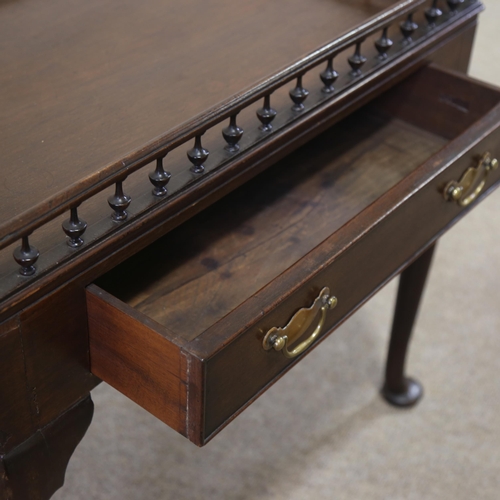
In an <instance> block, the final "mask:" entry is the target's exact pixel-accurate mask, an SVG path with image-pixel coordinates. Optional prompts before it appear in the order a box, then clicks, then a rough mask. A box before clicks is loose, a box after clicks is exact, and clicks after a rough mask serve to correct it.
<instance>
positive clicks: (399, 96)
mask: <svg viewBox="0 0 500 500" xmlns="http://www.w3.org/2000/svg"><path fill="white" fill-rule="evenodd" d="M498 102H499V94H498V92H497V91H496V90H495V89H493V88H489V87H487V86H481V87H478V86H477V84H475V83H474V82H473V81H471V80H469V79H467V78H457V77H456V76H454V75H453V74H450V73H447V72H443V71H441V70H439V69H436V68H432V67H428V68H424V69H423V70H421V71H420V72H419V73H417V74H416V75H413V76H412V77H411V78H410V79H408V80H407V81H405V82H403V83H402V84H400V85H398V86H397V87H395V88H393V89H391V90H389V91H388V92H387V93H386V94H384V95H382V96H381V97H380V98H378V99H377V100H376V101H374V102H373V103H371V104H370V105H368V106H366V107H364V108H363V109H361V110H359V111H358V112H356V113H355V114H353V115H352V116H350V117H348V118H347V119H345V120H343V121H342V122H340V123H338V124H337V125H336V126H334V127H333V128H331V129H330V130H328V131H327V132H325V133H324V134H322V135H321V136H319V137H317V138H316V139H315V140H313V141H311V142H310V143H308V144H307V145H306V146H304V147H302V148H301V149H299V150H297V151H296V152H295V153H293V154H292V155H290V156H289V157H287V158H285V159H284V160H282V161H280V162H279V163H277V164H276V165H274V166H273V167H271V168H269V169H268V170H267V171H265V172H264V173H262V174H260V175H259V176H257V177H256V178H254V179H253V180H252V181H250V182H248V183H247V184H245V185H244V186H242V187H241V188H239V189H237V190H236V191H234V192H232V193H231V194H229V195H228V196H226V197H225V198H223V199H222V200H220V201H219V202H217V203H216V204H214V205H213V206H211V207H210V208H208V209H206V210H205V211H203V212H202V213H200V214H199V215H197V216H195V217H194V218H192V219H191V220H189V221H188V222H186V223H184V224H183V225H182V226H180V227H178V228H177V229H175V230H173V231H172V232H170V233H169V234H167V235H166V236H164V237H163V238H161V239H159V240H158V241H156V242H155V243H154V244H152V245H151V246H149V247H148V248H146V249H145V250H143V251H142V252H140V253H138V254H137V255H135V256H134V257H132V258H130V259H128V260H127V261H126V262H124V263H123V264H121V265H119V266H117V267H116V268H115V269H114V270H112V271H111V272H109V273H107V274H106V275H105V276H103V277H102V278H101V279H100V280H98V282H97V284H98V286H99V287H101V288H102V289H104V290H105V291H107V292H108V293H110V294H112V295H114V296H115V297H117V298H118V299H120V300H121V301H122V302H124V303H126V304H128V305H129V306H131V307H133V308H134V309H136V310H137V311H139V312H141V313H143V314H145V315H146V316H148V317H149V318H151V319H153V320H154V321H156V322H157V323H159V324H160V325H163V326H165V327H166V328H168V330H169V332H171V333H172V334H173V335H174V336H175V337H176V338H178V339H182V341H183V342H189V341H192V340H193V339H195V338H196V337H198V336H199V335H201V334H202V333H203V332H204V331H205V330H206V329H208V328H209V327H210V326H212V325H213V324H215V323H216V322H217V321H219V320H220V319H221V318H223V317H224V316H226V315H227V314H229V313H230V312H231V311H232V310H234V309H235V308H236V307H237V306H238V305H240V304H241V303H243V302H244V301H245V300H247V299H249V298H250V297H251V296H252V295H254V294H255V293H256V292H257V291H258V290H259V289H261V288H262V287H264V286H265V285H266V284H268V283H269V282H271V281H272V280H273V279H275V278H276V277H277V276H278V275H279V274H281V273H282V272H284V271H285V270H286V269H287V268H289V267H290V266H292V265H294V264H295V263H296V262H297V261H299V260H300V259H301V258H302V257H304V256H305V255H306V254H307V253H308V252H310V251H311V250H312V249H313V248H314V247H316V246H317V245H319V244H321V243H322V242H323V241H324V240H325V239H326V238H328V237H330V236H331V235H332V234H334V233H335V232H336V231H337V230H338V229H339V228H340V227H342V226H343V225H344V224H346V223H347V222H348V221H349V220H351V219H352V218H353V217H355V216H356V215H358V214H359V213H361V212H362V211H364V210H366V209H367V208H368V207H369V206H370V205H371V204H372V203H373V202H374V201H375V200H376V199H378V198H379V197H380V196H382V195H383V194H384V193H386V192H387V191H388V190H389V189H391V188H392V187H393V186H395V185H396V184H397V183H398V182H399V181H401V180H402V179H403V178H404V177H406V176H407V175H408V174H409V173H411V172H412V171H414V170H415V169H416V168H417V167H418V166H419V165H421V164H422V163H423V162H424V161H425V160H426V159H428V158H429V157H430V156H432V155H433V154H434V153H436V152H437V151H438V150H439V149H441V148H442V147H443V146H444V145H446V144H447V143H448V142H449V141H450V140H452V139H454V138H456V137H457V136H458V135H459V134H461V133H462V132H464V131H465V130H466V129H467V128H468V127H469V126H470V125H471V124H472V123H474V122H475V121H476V120H478V119H479V118H481V117H482V116H483V115H484V114H486V113H487V112H488V111H489V110H490V109H491V108H492V107H494V106H495V105H496V104H497V103H498Z"/></svg>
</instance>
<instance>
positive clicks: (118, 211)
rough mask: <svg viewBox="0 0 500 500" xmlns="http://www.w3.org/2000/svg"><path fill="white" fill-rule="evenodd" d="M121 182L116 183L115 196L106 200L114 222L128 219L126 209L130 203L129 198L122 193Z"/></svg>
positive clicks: (130, 199)
mask: <svg viewBox="0 0 500 500" xmlns="http://www.w3.org/2000/svg"><path fill="white" fill-rule="evenodd" d="M122 184H123V181H119V182H117V183H116V187H115V194H114V195H113V196H110V197H109V198H108V203H109V206H110V207H111V208H112V209H113V213H112V214H111V218H112V219H113V220H114V221H116V222H121V221H124V220H125V219H126V218H127V217H128V213H127V208H128V206H129V205H130V202H131V201H132V198H130V196H128V195H126V194H124V193H123V186H122Z"/></svg>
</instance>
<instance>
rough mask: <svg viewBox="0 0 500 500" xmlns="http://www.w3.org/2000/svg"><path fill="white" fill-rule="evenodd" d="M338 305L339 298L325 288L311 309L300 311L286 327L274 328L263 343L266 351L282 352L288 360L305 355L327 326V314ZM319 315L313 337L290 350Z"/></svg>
mask: <svg viewBox="0 0 500 500" xmlns="http://www.w3.org/2000/svg"><path fill="white" fill-rule="evenodd" d="M336 305H337V298H336V297H333V296H330V290H329V289H328V287H325V288H323V289H322V290H321V292H320V293H319V295H318V296H317V297H316V299H315V300H314V302H313V303H312V305H311V306H310V307H307V308H305V307H304V308H302V309H299V310H298V311H297V312H296V313H295V314H294V315H293V316H292V319H291V320H290V321H289V322H288V324H287V325H286V326H284V327H276V326H275V327H273V328H271V329H270V330H269V331H268V332H267V333H266V335H265V337H264V341H263V343H262V345H263V347H264V349H266V350H269V349H274V350H275V351H281V352H282V353H283V354H284V356H285V357H287V358H295V357H296V356H298V355H299V354H301V353H303V352H304V351H305V350H306V349H307V348H308V347H309V346H310V345H311V344H312V343H313V342H314V341H315V340H316V338H317V337H318V335H319V334H320V332H321V330H322V329H323V326H324V324H325V319H326V313H327V311H328V310H329V309H333V308H334V307H335V306H336ZM318 315H319V321H318V323H317V325H316V328H315V329H314V331H313V332H312V333H311V335H310V336H309V337H308V338H307V339H306V340H304V341H303V342H301V343H300V344H299V345H298V346H297V347H295V348H294V349H291V350H290V349H289V347H288V346H289V345H290V344H293V342H294V341H295V340H297V339H298V338H299V337H300V336H301V335H302V334H303V333H305V332H306V330H307V329H308V328H309V327H310V326H311V325H312V323H313V321H314V319H315V318H316V317H317V316H318Z"/></svg>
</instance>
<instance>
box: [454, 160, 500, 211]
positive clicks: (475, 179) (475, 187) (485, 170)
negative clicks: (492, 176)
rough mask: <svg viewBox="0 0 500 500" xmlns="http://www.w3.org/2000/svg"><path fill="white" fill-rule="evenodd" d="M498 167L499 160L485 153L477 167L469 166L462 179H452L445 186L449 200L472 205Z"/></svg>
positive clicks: (464, 205) (461, 204) (462, 204)
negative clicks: (489, 175) (492, 172)
mask: <svg viewBox="0 0 500 500" xmlns="http://www.w3.org/2000/svg"><path fill="white" fill-rule="evenodd" d="M497 168H498V160H497V159H496V158H492V157H491V154H490V153H484V155H483V156H482V157H481V159H480V160H479V163H478V164H477V166H476V167H470V168H468V169H467V170H466V171H465V173H464V175H462V178H461V179H460V181H458V182H457V181H450V182H448V184H446V187H445V188H444V197H445V199H446V200H447V201H456V202H458V204H459V205H460V206H462V207H466V206H467V205H470V204H471V203H472V202H473V201H474V200H475V199H476V198H477V197H478V196H479V193H481V191H482V190H483V188H484V186H485V185H486V179H487V177H488V174H489V172H490V171H491V170H496V169H497Z"/></svg>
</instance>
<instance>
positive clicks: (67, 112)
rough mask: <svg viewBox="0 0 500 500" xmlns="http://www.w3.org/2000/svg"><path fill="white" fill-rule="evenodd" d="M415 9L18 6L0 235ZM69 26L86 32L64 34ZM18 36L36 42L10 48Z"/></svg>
mask: <svg viewBox="0 0 500 500" xmlns="http://www.w3.org/2000/svg"><path fill="white" fill-rule="evenodd" d="M423 1H424V0H413V1H405V2H397V1H395V0H380V1H378V2H377V3H376V4H373V3H371V2H370V3H367V2H363V1H352V2H345V1H341V0H333V1H329V2H324V1H322V0H312V2H309V3H307V4H304V2H303V1H302V0H286V1H279V2H278V1H277V2H273V3H272V4H270V3H269V2H267V1H266V0H252V1H251V2H246V4H245V9H244V10H243V11H242V9H241V5H240V4H239V3H238V2H236V3H235V2H233V1H232V0H218V1H217V2H215V3H214V2H212V3H210V5H209V4H206V3H204V2H200V3H195V4H193V3H189V2H184V1H177V2H174V3H172V2H169V3H168V4H166V3H165V2H162V1H160V0H148V1H147V3H142V4H141V5H139V4H136V3H134V2H128V3H127V4H124V3H123V2H117V1H116V0H104V1H101V0H99V1H97V0H92V1H90V2H86V3H85V5H83V4H82V5H73V6H72V8H71V9H68V8H67V6H66V4H65V3H64V2H61V0H53V1H51V2H47V3H43V4H41V3H39V2H35V1H30V2H29V4H27V5H25V9H26V12H27V13H28V14H29V15H19V14H18V10H17V6H16V5H15V4H11V3H4V4H3V5H2V16H1V17H0V21H1V22H2V25H1V29H0V33H2V37H3V43H5V44H6V47H8V48H9V50H8V51H7V54H8V57H6V59H5V60H4V64H3V71H2V75H3V77H2V80H0V87H1V88H2V89H3V92H2V97H3V100H2V106H1V109H2V118H3V122H4V123H8V124H9V127H8V130H6V131H5V133H4V134H2V143H1V146H2V152H3V159H4V163H3V164H4V165H5V167H4V172H3V174H4V176H5V177H4V178H5V179H6V182H5V183H3V184H2V186H1V187H0V200H2V204H1V205H0V213H1V214H2V221H1V222H2V224H0V227H1V230H0V233H1V234H2V235H3V234H7V233H10V232H11V231H12V228H13V227H15V226H18V225H19V223H20V222H21V221H22V219H21V218H20V217H19V214H21V213H23V214H24V213H25V212H28V213H26V215H23V220H24V221H26V220H29V221H34V220H36V219H37V218H38V217H40V216H41V215H42V214H43V215H45V214H46V213H48V212H50V211H53V210H57V207H58V205H59V204H60V203H62V202H63V200H69V199H71V198H73V199H72V203H71V204H72V205H75V204H77V203H78V202H79V201H82V200H78V199H77V198H75V195H76V194H77V193H82V192H84V191H85V190H88V189H89V188H92V187H93V186H95V184H96V183H99V182H102V181H103V180H105V179H106V178H107V177H109V175H110V174H111V173H113V172H114V173H116V172H121V173H122V174H123V173H126V172H124V165H125V164H127V165H130V164H131V163H134V161H136V160H138V159H141V158H143V157H144V155H145V154H147V153H150V152H152V151H155V150H156V149H158V147H162V146H163V145H164V144H165V143H167V142H168V141H169V140H171V139H173V138H174V137H175V136H179V132H181V131H182V130H183V129H184V130H193V129H194V128H197V127H199V126H201V127H203V122H204V121H205V120H207V118H208V117H210V118H213V115H214V113H221V112H223V111H224V110H225V109H227V102H231V103H233V102H238V101H241V100H246V99H248V98H249V97H252V95H253V94H257V95H258V92H259V90H260V89H259V88H258V87H259V85H262V84H264V85H268V83H269V81H271V82H274V81H279V80H280V79H284V80H285V81H286V78H287V76H288V74H289V71H290V70H288V74H287V72H286V71H285V72H281V73H280V75H279V78H275V76H274V75H275V73H276V71H277V70H278V69H280V68H284V67H287V68H289V67H290V64H291V63H293V62H294V61H296V60H299V59H300V60H301V62H302V63H305V62H307V61H308V59H312V58H313V56H309V58H305V57H303V56H304V54H309V53H313V51H315V49H317V48H318V47H323V46H324V45H325V44H327V43H328V42H330V41H331V40H332V39H337V38H338V37H339V36H340V35H342V34H344V32H349V33H348V36H355V35H356V34H357V31H356V30H355V28H356V27H357V26H358V25H360V24H365V25H366V26H368V27H371V26H372V25H377V24H378V23H380V22H386V20H387V19H391V18H393V17H394V16H396V15H398V13H400V12H405V11H407V10H408V9H409V8H415V7H417V6H418V5H421V4H422V3H423ZM193 9H195V10H196V12H197V15H195V16H193V15H192V12H193ZM284 12H286V22H283V13H284ZM371 16H373V19H370V17H371ZM76 19H78V23H79V25H81V26H92V30H87V29H82V30H79V31H76V32H75V30H74V25H75V21H74V20H76ZM187 24H189V27H190V29H185V26H186V25H187ZM42 26H43V29H42V28H41V27H42ZM131 26H133V28H134V29H130V27H131ZM311 26H314V29H311ZM19 32H25V33H33V34H36V37H34V38H30V39H27V40H26V41H25V44H16V43H14V42H13V41H14V40H16V39H17V34H18V33H19ZM61 40H64V43H60V42H61ZM249 40H251V41H252V42H251V43H248V41H249ZM213 54H217V57H213ZM318 55H319V54H318V52H316V53H314V57H317V56H318ZM61 61H67V64H62V63H61ZM13 75H15V78H13ZM248 88H250V89H251V90H250V91H246V92H241V91H242V90H243V89H248ZM117 89H119V91H117ZM271 91H272V89H271ZM238 93H239V94H238ZM230 96H234V97H233V98H230ZM224 100H225V101H226V102H224V103H223V105H222V106H221V105H217V106H215V107H214V108H212V107H213V106H214V105H216V104H217V103H219V102H221V101H224ZM185 122H188V123H186V124H185V126H184V127H182V126H180V124H184V123H185ZM34 124H37V125H38V126H33V125H34ZM198 134H199V132H197V133H195V135H198ZM27 144H28V145H29V147H26V145H27ZM35 166H36V168H35ZM122 176H123V175H120V177H122ZM115 181H116V179H115ZM115 181H113V182H115ZM20 186H22V191H23V192H24V193H28V195H27V196H23V197H17V200H16V201H17V203H16V204H15V205H13V204H11V203H9V200H10V197H11V190H13V189H16V190H17V189H19V188H20ZM49 200H50V202H49ZM33 207H37V208H36V210H33ZM63 211H65V209H63ZM8 221H10V222H8Z"/></svg>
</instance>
